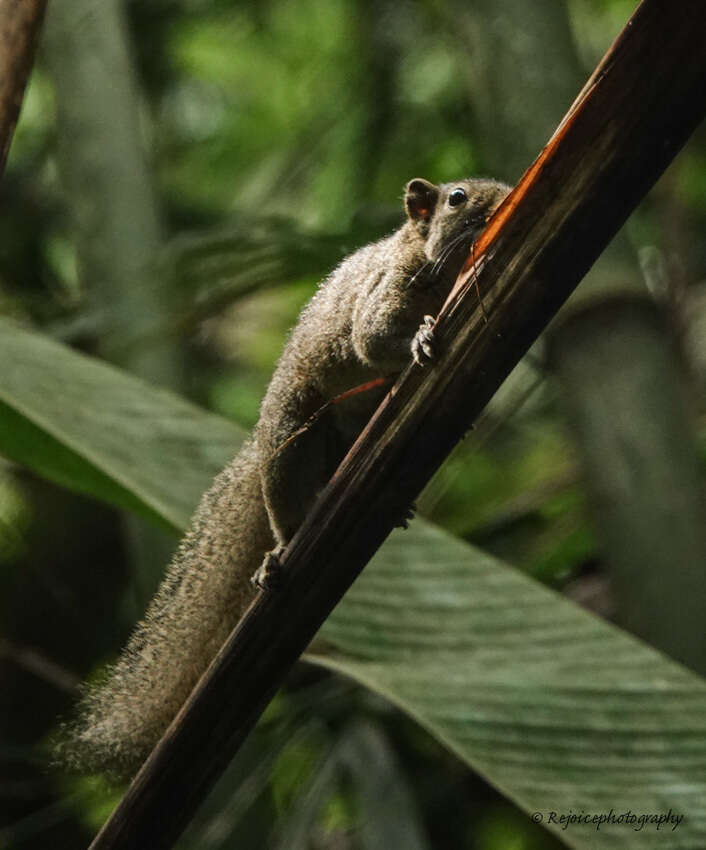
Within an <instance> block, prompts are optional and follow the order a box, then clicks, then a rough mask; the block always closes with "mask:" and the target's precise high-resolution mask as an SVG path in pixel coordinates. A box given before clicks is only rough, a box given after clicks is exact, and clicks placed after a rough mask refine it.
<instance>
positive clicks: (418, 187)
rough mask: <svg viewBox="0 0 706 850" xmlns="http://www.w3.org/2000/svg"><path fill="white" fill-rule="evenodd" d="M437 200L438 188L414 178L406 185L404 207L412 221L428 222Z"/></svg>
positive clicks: (426, 181)
mask: <svg viewBox="0 0 706 850" xmlns="http://www.w3.org/2000/svg"><path fill="white" fill-rule="evenodd" d="M438 199H439V187H438V186H435V185H434V184H433V183H430V182H429V181H428V180H424V179H422V178H421V177H415V178H414V180H410V181H409V183H408V184H407V187H406V189H405V194H404V205H405V208H406V210H407V215H408V216H409V217H410V218H411V219H412V221H414V222H417V221H425V222H428V221H429V219H430V218H431V217H432V215H433V213H434V207H435V206H436V202H437V200H438Z"/></svg>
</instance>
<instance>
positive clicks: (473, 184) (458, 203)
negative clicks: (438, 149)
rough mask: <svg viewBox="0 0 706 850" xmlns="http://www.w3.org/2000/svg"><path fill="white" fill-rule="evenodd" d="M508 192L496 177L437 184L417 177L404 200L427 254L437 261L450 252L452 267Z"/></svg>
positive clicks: (408, 215)
mask: <svg viewBox="0 0 706 850" xmlns="http://www.w3.org/2000/svg"><path fill="white" fill-rule="evenodd" d="M509 191H510V187H509V186H506V185H505V184H504V183H499V182H498V181H497V180H485V179H468V180H458V181H456V182H455V183H442V184H441V185H439V186H436V185H435V184H434V183H430V182H429V181H428V180H424V179H423V178H421V177H415V179H414V180H410V181H409V183H408V184H407V187H406V190H405V199H404V203H405V208H406V210H407V217H408V218H409V220H410V222H411V223H412V225H413V226H414V227H415V228H416V229H417V231H418V232H419V234H420V235H421V236H422V237H423V238H424V242H425V244H424V252H425V253H426V255H427V257H428V258H429V259H430V260H434V261H436V260H439V259H440V258H442V255H443V254H444V252H447V253H448V259H449V266H454V265H456V264H457V263H458V261H459V260H461V258H465V256H466V255H467V254H468V250H469V249H470V247H471V244H472V243H473V241H474V240H475V239H477V238H478V236H479V235H480V233H481V231H482V230H483V229H484V228H485V225H486V223H487V221H488V219H489V218H490V216H491V215H492V214H493V213H494V212H495V210H496V209H497V208H498V206H499V205H500V202H501V201H502V200H503V198H504V197H505V196H506V195H507V193H508V192H509ZM444 265H446V260H445V259H444Z"/></svg>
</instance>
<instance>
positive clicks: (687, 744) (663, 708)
mask: <svg viewBox="0 0 706 850" xmlns="http://www.w3.org/2000/svg"><path fill="white" fill-rule="evenodd" d="M320 636H321V637H323V638H324V640H325V642H326V643H327V644H328V646H329V647H330V651H329V652H326V653H322V654H317V655H314V654H310V655H309V659H310V660H312V661H314V662H316V663H318V664H321V665H323V666H325V667H328V668H329V669H331V670H336V671H337V672H340V673H344V674H346V675H348V676H350V677H351V678H353V679H355V680H356V681H358V682H360V683H361V684H363V685H364V686H365V687H367V688H370V689H371V690H373V691H376V692H377V693H379V694H381V695H383V696H385V697H387V698H388V699H389V700H390V701H391V702H393V703H395V704H396V705H397V706H398V707H399V708H400V709H401V710H402V711H404V712H406V713H407V714H409V715H411V716H412V717H414V718H416V719H417V720H418V721H419V723H421V724H422V725H423V726H424V727H425V728H426V729H428V730H429V732H430V733H431V734H432V735H434V736H435V737H436V738H437V739H438V740H440V741H442V742H443V743H444V744H446V746H447V747H449V749H451V750H453V751H454V752H455V753H456V754H457V755H458V756H459V757H460V758H461V759H463V760H464V761H466V762H467V763H468V764H469V765H471V766H472V767H473V768H474V769H475V770H477V771H478V772H479V773H481V774H483V775H484V776H485V777H486V778H487V779H488V780H489V781H490V782H491V783H492V784H493V785H495V786H496V787H498V788H499V789H500V790H501V791H502V792H503V793H504V794H506V795H507V796H508V797H510V798H512V799H513V800H515V801H516V802H517V803H518V805H520V806H521V807H522V808H523V809H524V810H525V811H527V812H528V813H532V814H533V813H535V812H539V813H540V814H541V816H542V819H543V822H544V823H545V825H547V824H548V821H549V819H550V812H555V813H556V817H557V818H558V817H559V815H560V814H562V813H563V814H566V815H570V814H571V813H572V812H573V813H574V814H580V813H581V812H584V813H586V814H590V815H593V814H594V813H595V814H600V813H605V814H608V813H609V812H611V810H612V811H613V812H614V814H615V817H616V818H617V817H618V816H619V815H621V814H623V813H626V812H628V810H631V812H632V813H633V814H635V815H637V816H639V815H652V814H660V813H662V814H667V813H668V812H669V811H670V810H671V813H672V814H673V815H683V816H684V819H683V820H682V822H681V823H680V825H679V826H678V827H677V828H676V829H675V830H674V831H672V826H673V823H672V824H667V825H665V826H662V827H661V829H660V830H659V831H657V829H656V827H655V825H654V824H649V823H648V824H646V825H644V826H643V828H642V829H640V830H639V831H636V829H637V827H638V826H639V824H632V825H630V824H625V823H623V824H613V825H611V824H604V825H603V826H602V827H601V828H600V831H597V830H596V827H595V825H594V824H589V825H578V824H572V825H569V826H568V827H567V828H566V829H565V830H562V829H561V827H560V826H557V827H555V829H556V830H557V831H558V833H559V835H560V836H561V838H562V840H564V841H565V842H566V843H567V844H569V846H572V847H580V848H584V847H606V848H608V847H610V848H612V847H615V848H633V847H634V848H645V847H655V848H657V847H659V848H664V847H669V848H670V850H686V848H689V850H702V848H704V847H706V683H705V682H704V681H703V680H702V679H701V678H700V677H698V676H696V675H694V674H693V673H690V672H689V671H687V670H685V669H684V668H683V667H681V666H680V665H678V664H676V663H675V662H673V661H671V660H669V659H668V658H666V657H665V656H663V655H661V654H660V653H658V652H657V651H655V650H654V649H652V648H650V647H648V646H647V645H645V644H643V643H641V642H640V641H638V640H636V639H635V638H633V637H631V636H629V635H627V634H625V633H624V632H622V631H620V630H619V629H617V628H615V627H613V626H611V625H609V624H607V623H605V622H603V621H602V620H600V619H598V618H597V617H594V616H592V615H591V614H588V613H586V612H585V611H583V610H581V609H579V608H578V607H577V606H576V605H574V604H573V603H571V602H569V601H568V600H566V599H564V598H562V597H561V596H559V595H558V594H556V593H554V592H553V591H551V590H548V589H547V588H545V587H543V586H541V585H539V584H537V583H536V582H534V581H532V580H531V579H529V578H527V576H525V575H523V574H522V573H520V572H519V571H517V570H515V569H513V568H512V567H509V566H508V565H507V564H504V563H503V562H501V561H499V560H497V559H495V558H492V557H490V556H488V555H486V554H484V553H483V552H481V551H479V550H478V549H476V548H474V547H472V546H469V545H468V544H466V543H463V542H461V541H459V540H457V539H455V538H453V537H451V536H450V535H449V534H447V533H445V532H443V531H441V530H440V529H438V528H435V527H433V526H431V525H429V524H427V523H424V522H422V521H417V522H415V523H414V525H413V527H412V528H410V530H409V531H407V532H394V533H393V534H392V535H391V536H390V538H389V539H388V541H387V542H386V544H385V545H384V546H383V547H382V549H381V550H380V551H379V553H378V554H377V555H376V556H375V558H374V559H373V560H372V561H371V563H370V564H369V566H368V567H367V568H366V570H365V572H364V573H363V575H362V576H361V577H360V579H359V580H358V581H357V582H356V583H355V584H354V585H353V587H352V588H351V590H350V591H349V592H348V594H347V595H346V598H345V599H344V601H343V602H342V603H341V604H340V605H339V606H338V608H336V610H335V611H334V612H333V614H332V615H331V617H329V619H328V621H327V622H326V624H325V625H324V627H323V629H322V631H321V633H320ZM535 817H536V818H537V819H539V816H537V815H535ZM533 819H534V818H533Z"/></svg>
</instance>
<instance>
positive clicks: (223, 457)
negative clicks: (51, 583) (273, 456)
mask: <svg viewBox="0 0 706 850" xmlns="http://www.w3.org/2000/svg"><path fill="white" fill-rule="evenodd" d="M0 364H2V368H0V452H1V453H2V454H4V455H5V456H6V457H8V458H10V459H11V460H14V461H16V462H17V463H21V464H23V465H25V466H27V467H28V468H30V469H32V470H34V471H35V472H37V473H38V474H40V475H43V476H45V477H46V478H49V479H50V480H52V481H55V482H56V483H58V484H62V485H64V486H66V487H69V488H71V489H73V490H77V491H79V492H81V493H88V494H90V495H93V496H95V497H96V498H98V499H102V500H104V501H108V502H112V503H113V504H116V505H119V506H120V507H124V508H129V509H131V510H134V511H137V512H139V513H142V514H146V515H147V516H149V517H151V518H153V519H157V520H159V521H160V522H163V523H166V524H167V525H169V526H172V527H174V528H177V529H179V528H183V527H184V526H185V525H186V523H187V522H188V520H189V517H190V515H191V513H192V511H193V507H194V504H195V502H196V500H197V499H198V495H199V494H200V493H201V492H203V491H204V490H205V489H206V488H207V487H208V485H209V483H210V481H211V479H212V478H213V477H214V475H215V474H216V473H217V472H218V470H219V469H220V468H222V467H223V465H224V464H225V463H226V461H227V459H228V458H229V457H231V456H232V455H233V454H234V453H235V451H236V449H237V447H238V445H239V444H240V442H241V441H242V439H243V434H242V432H241V430H240V429H239V428H237V427H236V426H235V425H233V424H231V423H230V422H227V421H226V420H224V419H221V418H220V417H218V416H213V415H211V414H209V413H206V412H205V411H203V410H201V409H200V408H198V407H196V406H194V405H192V404H189V403H188V402H187V401H185V400H184V399H182V398H180V397H179V396H176V395H174V394H172V393H170V392H167V391H166V390H161V389H157V388H155V387H151V386H149V385H148V384H146V383H144V382H143V381H141V380H139V379H137V378H134V377H132V376H131V375H128V374H126V373H125V372H122V371H120V370H119V369H115V368H113V367H111V366H108V365H106V364H105V363H102V362H101V361H99V360H96V359H94V358H91V357H86V356H84V355H82V354H78V353H76V352H75V351H72V350H71V349H69V348H67V347H66V346H63V345H60V344H58V343H56V342H53V341H52V340H50V339H48V338H47V337H45V336H42V335H40V334H37V333H33V332H31V331H27V330H24V329H22V328H20V327H18V326H17V325H14V324H12V323H11V322H9V321H7V320H6V319H0Z"/></svg>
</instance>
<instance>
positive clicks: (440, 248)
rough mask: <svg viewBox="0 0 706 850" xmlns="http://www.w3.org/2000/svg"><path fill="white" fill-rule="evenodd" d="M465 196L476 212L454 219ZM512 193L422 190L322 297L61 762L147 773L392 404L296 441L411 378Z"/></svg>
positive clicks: (365, 409)
mask: <svg viewBox="0 0 706 850" xmlns="http://www.w3.org/2000/svg"><path fill="white" fill-rule="evenodd" d="M460 188H462V189H464V190H465V192H466V194H467V196H468V200H467V201H466V202H464V203H459V204H457V205H456V206H453V207H452V206H450V205H449V197H450V195H451V193H453V192H454V191H456V192H458V189H460ZM507 191H508V187H507V186H504V185H503V184H501V183H497V182H495V181H492V180H460V181H458V182H457V183H447V184H442V185H441V186H434V185H433V184H431V183H428V182H427V181H424V180H419V179H418V180H412V181H411V182H410V183H409V184H408V186H407V190H406V193H405V206H406V210H407V221H406V222H405V223H404V224H403V225H402V227H400V229H399V230H397V231H395V232H394V233H393V234H392V235H390V236H388V237H387V238H385V239H381V240H380V241H379V242H375V243H373V244H371V245H367V246H366V247H364V248H361V249H360V250H359V251H356V252H355V253H354V254H352V255H351V256H350V257H348V258H347V259H345V260H344V261H343V262H342V263H341V264H340V265H339V266H338V267H337V268H336V269H335V270H334V271H333V272H332V274H331V275H330V276H329V277H328V278H327V279H326V280H325V281H324V282H323V283H322V284H321V286H320V287H319V290H318V291H317V293H316V295H315V296H314V297H313V298H312V300H311V302H310V303H309V304H308V306H307V307H306V308H305V309H304V311H303V312H302V314H301V316H300V318H299V321H298V323H297V325H296V327H295V328H294V330H293V332H292V334H291V336H290V338H289V341H288V343H287V345H286V347H285V349H284V352H283V354H282V357H281V358H280V361H279V363H278V365H277V368H276V370H275V373H274V375H273V377H272V380H271V382H270V385H269V387H268V389H267V393H266V394H265V398H264V400H263V402H262V407H261V410H260V419H259V422H258V424H257V427H256V429H255V435H254V438H253V439H252V440H251V441H249V442H248V443H247V444H246V445H245V446H244V447H243V449H242V450H241V451H240V452H239V454H238V455H237V456H236V457H235V459H234V460H233V461H232V462H231V463H230V464H229V465H228V466H227V467H226V468H225V469H224V470H223V472H222V473H221V474H220V475H219V476H218V477H217V478H216V479H215V481H214V483H213V485H212V487H211V489H210V490H209V491H208V492H207V493H206V494H205V495H204V496H203V498H202V500H201V504H200V505H199V507H198V509H197V511H196V515H195V517H194V519H193V521H192V525H191V529H190V531H189V532H188V533H187V535H186V536H185V537H184V539H183V541H182V543H181V545H180V547H179V550H178V552H177V555H176V556H175V558H174V560H173V562H172V564H171V566H170V567H169V569H168V571H167V574H166V577H165V578H164V580H163V582H162V584H161V586H160V588H159V590H158V591H157V594H156V595H155V597H154V599H153V600H152V602H151V603H150V605H149V607H148V609H147V613H146V615H145V617H144V619H143V621H142V622H141V623H140V624H139V625H138V626H137V628H136V630H135V632H134V634H133V636H132V637H131V639H130V641H129V642H128V645H127V647H126V649H125V650H124V651H123V653H122V655H121V656H120V658H119V659H118V661H117V663H116V664H115V665H114V666H113V667H112V668H110V669H109V670H108V671H107V674H106V676H105V678H104V679H103V681H102V682H101V683H99V684H98V685H96V686H94V687H91V688H89V689H88V690H87V691H86V693H85V695H84V697H83V699H82V702H81V706H80V712H79V717H78V720H77V721H76V722H75V723H73V724H72V725H70V726H69V727H67V729H66V734H65V736H64V740H63V741H62V743H61V744H60V746H59V752H60V756H61V757H62V758H63V759H64V760H65V761H67V762H69V763H70V764H72V765H73V766H74V767H77V768H79V769H83V770H107V771H109V772H111V773H113V774H114V775H120V776H125V775H129V774H131V773H133V772H134V771H135V770H136V768H137V767H139V765H140V763H141V762H142V761H143V760H144V758H145V757H146V756H147V754H148V753H149V751H150V750H151V748H152V747H153V746H154V744H155V743H156V742H157V740H158V739H159V737H160V736H161V734H162V733H163V731H164V730H165V728H166V726H167V725H168V724H169V722H170V721H171V720H172V718H173V717H174V715H175V714H176V712H177V711H178V709H179V708H180V706H181V704H182V703H183V702H184V700H185V698H186V697H187V696H188V694H189V692H190V691H191V689H192V688H193V686H194V685H195V683H196V681H197V680H198V678H199V676H200V675H201V674H202V673H203V671H204V670H205V668H206V667H207V666H208V664H209V662H210V661H211V659H212V658H213V656H214V655H215V654H216V652H217V650H218V648H219V647H220V645H221V643H222V642H223V641H224V639H225V638H226V636H227V635H228V633H229V632H230V631H231V629H232V628H233V626H234V625H235V623H236V622H237V620H238V618H239V617H240V614H241V613H242V611H243V610H244V609H245V607H246V606H247V604H248V603H249V601H250V600H251V598H252V589H251V586H250V582H249V580H250V576H251V575H252V574H253V572H254V571H255V569H256V568H257V567H258V566H259V565H260V564H261V562H262V561H263V556H264V555H265V553H266V552H268V551H269V550H271V549H273V548H275V550H276V549H277V547H280V546H282V545H284V544H286V543H287V542H288V541H289V540H290V539H291V537H292V535H293V534H294V532H295V531H296V529H297V528H298V527H299V525H300V524H301V521H302V520H303V518H304V515H305V513H306V511H307V510H308V508H309V507H310V506H311V504H312V502H313V500H314V498H315V496H316V494H317V492H318V491H319V490H320V489H321V487H323V485H324V484H325V483H326V481H327V480H328V478H329V477H330V475H331V473H332V472H333V471H334V469H335V467H336V466H337V465H338V463H339V461H340V460H341V458H342V456H343V454H344V452H345V451H346V450H347V448H348V447H349V446H350V444H351V443H352V441H353V440H354V439H355V437H356V436H357V435H358V433H359V432H360V430H361V429H362V427H363V425H365V423H366V422H367V420H368V419H369V417H370V415H371V414H372V412H373V411H374V409H375V407H376V406H377V404H378V403H379V401H380V398H381V395H382V392H383V391H382V390H381V391H368V392H366V393H362V394H358V395H355V396H354V397H352V398H350V399H348V400H347V401H345V402H342V403H340V404H336V405H333V406H332V407H331V408H330V409H329V410H328V411H327V412H326V413H325V414H324V415H323V416H321V417H320V418H318V419H317V420H316V421H315V422H314V423H313V424H312V425H310V426H309V427H307V428H304V429H303V431H302V433H300V434H299V435H298V436H297V437H295V438H294V439H292V440H291V441H290V442H289V443H287V441H288V440H289V438H290V437H292V435H294V434H295V433H296V432H297V431H299V430H300V429H302V426H303V425H304V424H305V423H306V422H307V420H308V419H309V417H310V416H311V415H312V414H314V413H315V412H316V411H318V410H319V409H320V408H321V407H322V405H324V403H325V402H327V401H329V400H330V399H332V398H334V397H335V396H337V395H339V394H340V393H342V392H344V391H345V390H348V389H351V388H353V387H356V386H359V385H361V384H363V383H365V382H367V381H370V380H372V379H373V378H377V377H381V376H391V375H394V374H396V373H398V372H399V371H401V370H402V368H403V367H404V366H405V365H406V364H407V362H408V361H409V359H410V351H411V346H412V341H413V339H414V337H415V334H416V333H417V329H418V328H419V325H420V323H421V322H422V320H423V318H424V316H425V315H428V314H430V315H435V314H436V313H437V312H438V311H439V309H440V307H441V305H442V304H443V302H444V300H445V298H446V296H447V294H448V292H449V289H450V286H451V284H452V283H453V281H454V280H455V278H456V275H457V273H458V271H459V268H460V265H461V263H462V262H463V259H464V258H465V257H466V256H467V254H468V248H469V246H470V243H471V241H472V240H473V239H474V238H475V237H476V236H477V235H478V233H479V232H480V231H481V230H482V229H483V226H484V224H485V221H486V220H487V218H488V216H489V214H490V213H491V212H492V211H493V210H494V209H495V207H496V206H497V205H498V203H499V202H500V200H501V199H502V198H503V197H504V196H505V194H506V193H507ZM454 197H455V199H456V200H458V197H459V196H458V195H456V196H454ZM447 254H448V256H447ZM285 444H286V445H285ZM274 592H276V590H275V591H274Z"/></svg>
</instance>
